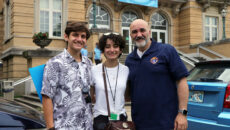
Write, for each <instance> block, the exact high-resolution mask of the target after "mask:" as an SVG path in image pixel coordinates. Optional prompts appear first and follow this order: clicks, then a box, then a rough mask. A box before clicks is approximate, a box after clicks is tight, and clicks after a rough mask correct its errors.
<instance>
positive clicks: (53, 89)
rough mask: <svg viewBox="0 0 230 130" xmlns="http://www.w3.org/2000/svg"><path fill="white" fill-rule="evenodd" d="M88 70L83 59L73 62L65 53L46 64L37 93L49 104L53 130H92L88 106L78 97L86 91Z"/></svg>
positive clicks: (89, 74)
mask: <svg viewBox="0 0 230 130" xmlns="http://www.w3.org/2000/svg"><path fill="white" fill-rule="evenodd" d="M91 66H92V62H91V60H89V59H88V58H87V57H85V56H82V62H76V61H75V59H74V58H73V57H72V56H71V55H70V54H69V52H68V51H67V50H66V49H65V50H64V51H63V52H62V53H60V54H59V55H57V56H55V57H53V58H52V59H50V60H49V61H48V62H47V64H46V66H45V69H44V74H43V83H42V85H43V87H42V92H41V93H42V94H43V95H46V96H48V97H49V98H51V100H52V102H53V119H54V125H55V129H62V130H92V129H93V128H92V124H93V122H92V111H91V104H90V103H86V102H85V99H84V97H83V95H82V88H83V87H88V88H89V87H90V82H91Z"/></svg>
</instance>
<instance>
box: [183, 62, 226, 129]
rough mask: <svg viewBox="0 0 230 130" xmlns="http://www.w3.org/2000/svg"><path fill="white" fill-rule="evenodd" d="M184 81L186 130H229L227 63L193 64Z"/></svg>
mask: <svg viewBox="0 0 230 130" xmlns="http://www.w3.org/2000/svg"><path fill="white" fill-rule="evenodd" d="M187 79H188V85H189V102H188V118H187V119H188V130H230V60H215V61H206V62H200V63H197V64H196V66H195V67H194V68H193V69H192V70H191V71H190V75H189V77H188V78H187Z"/></svg>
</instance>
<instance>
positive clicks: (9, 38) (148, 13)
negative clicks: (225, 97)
mask: <svg viewBox="0 0 230 130" xmlns="http://www.w3.org/2000/svg"><path fill="white" fill-rule="evenodd" d="M92 1H93V0H0V53H1V54H0V57H1V60H0V62H1V65H2V67H1V66H0V79H1V80H9V79H10V80H18V79H21V78H24V77H27V76H29V72H28V68H30V67H34V66H37V65H41V64H44V63H45V62H46V61H47V60H48V59H49V58H50V57H46V55H43V56H42V57H39V55H40V54H38V55H36V56H34V55H33V56H30V57H25V56H23V53H24V52H26V51H28V50H30V51H33V50H34V51H36V50H37V49H39V47H38V46H36V45H35V44H34V43H33V42H32V36H33V34H34V33H36V32H40V31H42V32H49V37H50V39H52V42H51V44H50V45H49V46H48V47H46V49H48V50H50V51H54V52H60V51H62V50H63V48H65V47H66V43H65V42H64V38H63V32H64V28H65V26H66V22H67V21H68V20H74V21H81V22H87V23H88V27H89V28H90V30H91V34H92V36H91V37H90V39H89V40H88V42H87V49H88V51H89V52H90V53H89V54H90V55H89V57H92V54H93V53H92V52H93V48H94V47H95V43H96V42H97V41H98V39H99V37H100V36H101V35H102V34H103V33H105V32H118V33H121V34H122V35H123V37H124V38H125V40H126V50H125V53H126V54H128V53H130V52H131V51H132V50H133V47H134V45H133V44H132V41H131V38H130V36H129V25H130V23H131V22H132V21H133V20H135V19H138V18H141V19H144V20H146V21H147V22H148V23H149V24H150V25H151V37H152V38H153V39H154V40H156V41H158V42H162V43H165V44H171V45H173V46H175V47H176V48H177V49H178V51H180V52H182V53H183V54H186V55H189V56H195V55H197V49H198V48H199V53H202V55H205V56H206V57H209V58H220V57H221V56H223V57H230V53H229V51H228V50H229V49H230V42H229V40H228V36H229V35H230V13H229V11H228V10H229V9H230V8H229V0H158V6H159V7H158V8H153V7H147V6H141V5H135V4H128V3H122V2H119V1H118V0H96V3H95V4H96V8H95V9H96V11H95V12H96V16H95V17H96V28H94V27H93V26H94V20H93V14H94V10H93V2H92ZM223 10H225V11H226V13H227V14H226V16H225V17H224V18H225V25H224V24H223V16H222V14H221V12H222V11H223ZM223 26H225V35H226V38H224V39H223V35H224V34H223ZM200 46H203V47H205V48H207V49H208V50H211V51H207V50H205V49H201V48H200ZM211 52H215V53H211ZM24 54H25V53H24ZM217 54H218V55H217Z"/></svg>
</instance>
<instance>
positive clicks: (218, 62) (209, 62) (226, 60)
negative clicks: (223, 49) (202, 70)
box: [195, 58, 230, 66]
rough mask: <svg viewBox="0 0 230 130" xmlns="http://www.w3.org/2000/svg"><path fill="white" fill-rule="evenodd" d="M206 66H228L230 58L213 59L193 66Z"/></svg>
mask: <svg viewBox="0 0 230 130" xmlns="http://www.w3.org/2000/svg"><path fill="white" fill-rule="evenodd" d="M208 64H229V65H230V58H225V59H214V60H207V61H201V62H197V63H195V65H196V66H197V65H208Z"/></svg>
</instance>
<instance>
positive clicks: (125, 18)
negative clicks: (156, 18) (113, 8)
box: [122, 11, 138, 27]
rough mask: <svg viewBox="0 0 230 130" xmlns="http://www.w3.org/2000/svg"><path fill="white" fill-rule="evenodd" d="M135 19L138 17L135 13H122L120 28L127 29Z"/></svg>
mask: <svg viewBox="0 0 230 130" xmlns="http://www.w3.org/2000/svg"><path fill="white" fill-rule="evenodd" d="M137 18H138V16H137V15H136V13H133V12H131V11H127V12H124V13H123V14H122V27H129V25H130V24H131V22H133V21H134V20H135V19H137Z"/></svg>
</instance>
